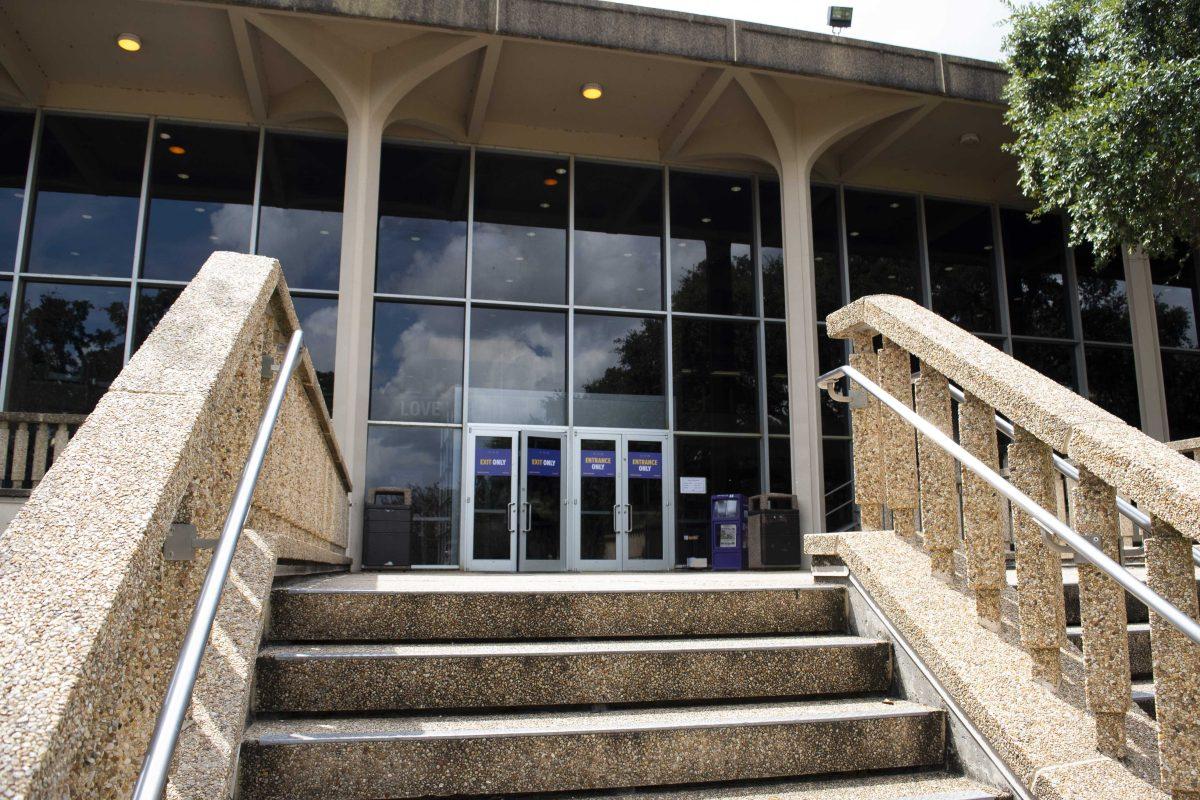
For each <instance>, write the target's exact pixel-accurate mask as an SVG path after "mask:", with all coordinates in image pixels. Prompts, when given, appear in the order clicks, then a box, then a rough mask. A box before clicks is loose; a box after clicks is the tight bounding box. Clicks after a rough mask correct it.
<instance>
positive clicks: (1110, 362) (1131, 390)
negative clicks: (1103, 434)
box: [1084, 344, 1142, 428]
mask: <svg viewBox="0 0 1200 800" xmlns="http://www.w3.org/2000/svg"><path fill="white" fill-rule="evenodd" d="M1084 360H1085V362H1086V363H1087V379H1088V399H1089V400H1091V401H1092V402H1093V403H1095V404H1096V405H1098V406H1100V407H1101V408H1103V409H1104V410H1105V411H1108V412H1109V413H1111V414H1115V415H1116V416H1118V417H1120V418H1121V419H1123V420H1125V421H1126V422H1128V423H1129V424H1130V425H1132V426H1134V427H1135V428H1137V427H1141V424H1142V417H1141V413H1140V411H1139V409H1138V387H1137V372H1136V371H1135V369H1134V363H1133V348H1132V347H1105V346H1102V345H1091V344H1089V345H1088V346H1087V347H1086V348H1084Z"/></svg>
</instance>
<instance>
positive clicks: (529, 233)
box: [525, 231, 537, 239]
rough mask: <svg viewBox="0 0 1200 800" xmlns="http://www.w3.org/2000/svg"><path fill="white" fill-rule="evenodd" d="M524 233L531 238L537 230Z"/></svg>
mask: <svg viewBox="0 0 1200 800" xmlns="http://www.w3.org/2000/svg"><path fill="white" fill-rule="evenodd" d="M525 235H526V236H528V237H529V238H530V239H532V238H533V237H534V236H537V231H528V232H527V233H526V234H525Z"/></svg>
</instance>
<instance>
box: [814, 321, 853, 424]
mask: <svg viewBox="0 0 1200 800" xmlns="http://www.w3.org/2000/svg"><path fill="white" fill-rule="evenodd" d="M847 344H848V343H847V342H846V340H845V339H830V338H829V337H828V336H826V335H825V326H824V325H818V326H817V358H818V359H819V361H820V363H819V364H818V369H819V370H820V371H821V374H822V375H824V374H825V373H826V372H829V370H831V369H836V368H838V367H842V366H845V365H846V364H848V363H850V358H849V356H848V355H847V352H848V347H847ZM816 391H817V395H818V396H819V397H820V403H821V432H822V433H823V434H825V435H826V436H849V435H850V408H849V406H848V405H847V404H846V403H839V402H837V401H836V400H833V399H831V398H830V397H829V393H828V392H824V391H822V390H821V389H817V390H816Z"/></svg>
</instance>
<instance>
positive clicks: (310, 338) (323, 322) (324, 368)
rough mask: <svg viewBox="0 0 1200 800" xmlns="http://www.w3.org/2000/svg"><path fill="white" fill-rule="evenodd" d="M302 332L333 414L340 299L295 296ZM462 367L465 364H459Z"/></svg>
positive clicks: (460, 361) (293, 298) (326, 402)
mask: <svg viewBox="0 0 1200 800" xmlns="http://www.w3.org/2000/svg"><path fill="white" fill-rule="evenodd" d="M292 305H293V306H295V308H296V316H297V317H299V318H300V328H301V329H302V330H303V331H304V346H305V347H307V348H308V354H309V357H311V358H312V362H313V369H315V370H316V371H317V381H318V382H319V383H320V384H321V394H323V395H325V407H326V408H328V409H329V413H331V414H332V413H333V359H334V350H335V347H336V345H337V307H338V303H337V298H335V297H296V296H294V295H293V296H292ZM459 363H460V364H461V363H462V360H461V359H460V360H459Z"/></svg>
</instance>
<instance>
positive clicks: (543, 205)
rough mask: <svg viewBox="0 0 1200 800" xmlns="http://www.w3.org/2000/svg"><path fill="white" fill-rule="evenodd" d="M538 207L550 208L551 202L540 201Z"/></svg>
mask: <svg viewBox="0 0 1200 800" xmlns="http://www.w3.org/2000/svg"><path fill="white" fill-rule="evenodd" d="M538 207H539V208H549V207H550V204H549V203H538Z"/></svg>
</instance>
